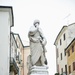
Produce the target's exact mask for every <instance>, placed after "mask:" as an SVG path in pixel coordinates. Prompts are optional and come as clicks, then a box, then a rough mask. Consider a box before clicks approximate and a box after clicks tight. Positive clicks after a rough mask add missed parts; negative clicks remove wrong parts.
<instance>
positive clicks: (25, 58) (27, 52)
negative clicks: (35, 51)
mask: <svg viewBox="0 0 75 75" xmlns="http://www.w3.org/2000/svg"><path fill="white" fill-rule="evenodd" d="M28 55H30V47H29V46H25V47H24V75H27V73H28V68H27V57H28Z"/></svg>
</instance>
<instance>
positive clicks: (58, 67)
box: [57, 65, 59, 73]
mask: <svg viewBox="0 0 75 75" xmlns="http://www.w3.org/2000/svg"><path fill="white" fill-rule="evenodd" d="M57 72H58V73H59V65H57Z"/></svg>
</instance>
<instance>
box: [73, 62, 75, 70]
mask: <svg viewBox="0 0 75 75" xmlns="http://www.w3.org/2000/svg"><path fill="white" fill-rule="evenodd" d="M74 70H75V62H73V71H74Z"/></svg>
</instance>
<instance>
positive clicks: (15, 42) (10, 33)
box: [10, 32, 18, 47]
mask: <svg viewBox="0 0 75 75" xmlns="http://www.w3.org/2000/svg"><path fill="white" fill-rule="evenodd" d="M10 34H12V36H13V38H14V40H15V37H14V33H13V32H11V33H10ZM10 39H11V38H10ZM15 43H16V46H17V47H18V45H17V42H16V40H15Z"/></svg>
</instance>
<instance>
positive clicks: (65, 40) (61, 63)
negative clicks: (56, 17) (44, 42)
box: [54, 23, 75, 75]
mask: <svg viewBox="0 0 75 75" xmlns="http://www.w3.org/2000/svg"><path fill="white" fill-rule="evenodd" d="M74 35H75V23H72V24H70V25H68V26H63V27H62V29H61V30H60V32H59V34H58V35H57V37H56V40H55V42H54V45H55V46H56V67H57V72H58V73H59V74H63V73H65V74H66V75H67V56H66V51H65V48H66V47H67V46H68V45H69V43H70V42H71V41H72V40H73V39H74V37H75V36H74Z"/></svg>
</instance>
